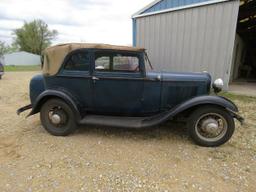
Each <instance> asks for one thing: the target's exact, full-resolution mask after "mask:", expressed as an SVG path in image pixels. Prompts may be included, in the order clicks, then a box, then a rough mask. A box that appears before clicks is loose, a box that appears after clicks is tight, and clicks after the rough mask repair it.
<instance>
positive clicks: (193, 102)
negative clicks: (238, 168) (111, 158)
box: [142, 95, 242, 127]
mask: <svg viewBox="0 0 256 192" xmlns="http://www.w3.org/2000/svg"><path fill="white" fill-rule="evenodd" d="M200 105H217V106H220V107H222V108H224V109H226V110H227V111H229V112H230V113H231V114H232V115H233V116H234V117H235V118H237V117H238V116H237V115H236V114H235V113H236V112H238V108H237V106H236V105H235V104H234V103H233V102H232V101H230V100H229V99H226V98H224V97H220V96H209V95H207V96H199V97H194V98H192V99H190V100H187V101H185V102H183V103H181V104H179V105H177V106H176V107H174V108H172V109H170V110H169V111H166V112H164V113H162V114H158V115H156V116H154V117H150V118H145V119H144V120H143V124H142V127H151V126H155V125H158V124H160V123H164V122H166V121H168V120H170V119H172V118H173V117H175V116H176V115H178V114H180V113H182V112H184V111H186V110H188V109H191V108H193V107H196V106H200ZM238 119H239V117H238ZM241 120H242V119H241Z"/></svg>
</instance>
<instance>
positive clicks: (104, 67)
mask: <svg viewBox="0 0 256 192" xmlns="http://www.w3.org/2000/svg"><path fill="white" fill-rule="evenodd" d="M110 58H111V57H110V56H108V55H107V54H96V55H95V69H96V70H97V71H109V70H110Z"/></svg>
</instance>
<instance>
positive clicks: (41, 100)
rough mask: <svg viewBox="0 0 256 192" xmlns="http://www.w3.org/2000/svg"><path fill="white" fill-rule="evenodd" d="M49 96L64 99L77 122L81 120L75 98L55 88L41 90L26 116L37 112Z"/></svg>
mask: <svg viewBox="0 0 256 192" xmlns="http://www.w3.org/2000/svg"><path fill="white" fill-rule="evenodd" d="M51 98H59V99H62V100H63V101H65V102H66V103H67V104H68V105H69V106H70V107H71V109H72V110H73V112H74V113H75V117H76V118H77V122H78V121H80V120H81V114H80V111H79V108H78V105H77V104H76V102H75V99H74V98H73V97H72V96H70V95H68V94H67V93H65V92H62V91H56V90H46V91H44V92H42V93H41V94H40V95H39V96H38V97H37V99H36V101H35V103H33V106H32V111H31V112H30V113H29V115H28V116H31V115H34V114H36V113H39V112H40V110H41V107H42V105H43V104H44V103H45V102H46V101H47V100H49V99H51Z"/></svg>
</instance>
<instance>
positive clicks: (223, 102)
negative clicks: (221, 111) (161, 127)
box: [171, 95, 238, 116]
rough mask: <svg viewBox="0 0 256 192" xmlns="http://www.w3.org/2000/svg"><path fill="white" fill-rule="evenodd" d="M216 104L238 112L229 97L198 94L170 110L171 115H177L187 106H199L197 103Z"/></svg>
mask: <svg viewBox="0 0 256 192" xmlns="http://www.w3.org/2000/svg"><path fill="white" fill-rule="evenodd" d="M207 104H208V105H217V106H220V107H223V108H225V109H228V110H231V111H233V112H238V108H237V106H236V105H235V104H234V103H233V102H232V101H230V100H229V99H227V98H225V97H221V96H211V95H206V96H199V97H194V98H192V99H190V100H187V101H185V102H184V103H182V104H180V105H178V106H176V107H175V108H174V109H173V110H171V111H172V112H171V114H172V115H174V116H175V115H177V114H178V113H181V112H183V111H185V110H187V109H189V108H192V107H195V106H199V105H207Z"/></svg>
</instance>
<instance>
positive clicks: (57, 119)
mask: <svg viewBox="0 0 256 192" xmlns="http://www.w3.org/2000/svg"><path fill="white" fill-rule="evenodd" d="M50 119H51V122H52V123H53V124H56V125H57V124H60V122H61V117H60V116H59V115H58V114H54V115H52V116H51V117H50Z"/></svg>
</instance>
